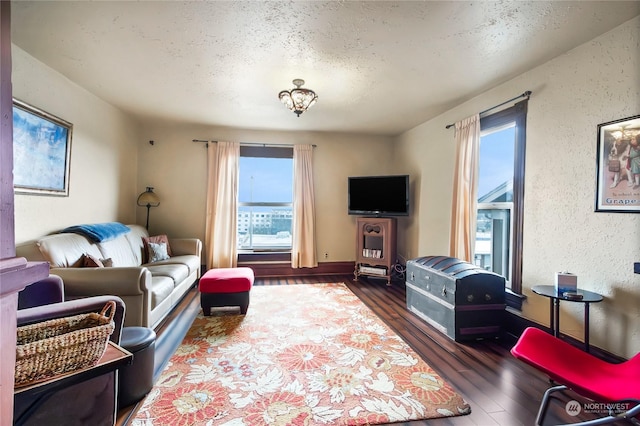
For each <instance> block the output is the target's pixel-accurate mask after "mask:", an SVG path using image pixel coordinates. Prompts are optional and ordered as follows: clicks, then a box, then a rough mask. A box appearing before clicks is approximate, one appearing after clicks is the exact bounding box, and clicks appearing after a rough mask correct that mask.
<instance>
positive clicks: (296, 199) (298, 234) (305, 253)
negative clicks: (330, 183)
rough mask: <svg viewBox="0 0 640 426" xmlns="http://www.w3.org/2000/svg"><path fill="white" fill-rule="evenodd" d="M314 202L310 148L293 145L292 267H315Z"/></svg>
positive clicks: (316, 258)
mask: <svg viewBox="0 0 640 426" xmlns="http://www.w3.org/2000/svg"><path fill="white" fill-rule="evenodd" d="M314 199H315V196H314V190H313V145H294V146H293V226H292V231H293V232H292V234H293V241H292V247H291V267H292V268H315V267H317V266H318V257H317V253H316V212H315V201H314Z"/></svg>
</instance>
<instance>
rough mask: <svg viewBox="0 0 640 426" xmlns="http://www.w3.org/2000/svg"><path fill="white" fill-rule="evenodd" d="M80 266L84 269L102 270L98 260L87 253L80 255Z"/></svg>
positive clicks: (102, 265)
mask: <svg viewBox="0 0 640 426" xmlns="http://www.w3.org/2000/svg"><path fill="white" fill-rule="evenodd" d="M82 266H83V267H84V268H104V264H103V263H102V262H101V261H100V259H98V258H97V257H95V256H92V255H90V254H87V253H85V254H83V255H82Z"/></svg>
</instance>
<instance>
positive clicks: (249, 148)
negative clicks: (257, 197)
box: [236, 145, 293, 256]
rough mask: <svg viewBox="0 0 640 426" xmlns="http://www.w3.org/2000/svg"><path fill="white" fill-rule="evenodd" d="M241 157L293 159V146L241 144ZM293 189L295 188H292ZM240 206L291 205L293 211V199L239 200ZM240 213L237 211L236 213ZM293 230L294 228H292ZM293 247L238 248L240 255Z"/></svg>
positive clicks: (280, 251) (279, 250)
mask: <svg viewBox="0 0 640 426" xmlns="http://www.w3.org/2000/svg"><path fill="white" fill-rule="evenodd" d="M240 157H255V158H290V159H293V147H290V146H269V145H241V146H240ZM292 191H293V188H292ZM238 207H291V211H292V212H293V199H292V200H291V202H263V201H262V202H258V201H256V202H246V201H245V202H242V201H238ZM238 213H239V211H238V212H236V215H237V214H238ZM291 231H292V232H293V229H292V230H291ZM291 249H292V247H291V246H290V247H264V248H257V249H256V248H255V247H254V248H250V249H240V248H238V254H239V256H240V255H241V254H243V255H253V254H262V253H274V252H276V253H291Z"/></svg>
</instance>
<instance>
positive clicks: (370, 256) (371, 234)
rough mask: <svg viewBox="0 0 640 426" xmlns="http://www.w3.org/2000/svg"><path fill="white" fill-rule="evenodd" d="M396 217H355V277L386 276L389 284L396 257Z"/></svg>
mask: <svg viewBox="0 0 640 426" xmlns="http://www.w3.org/2000/svg"><path fill="white" fill-rule="evenodd" d="M396 231H397V225H396V219H395V218H392V217H358V218H356V267H355V271H354V276H355V279H356V280H358V277H359V276H360V275H367V276H372V277H379V278H386V279H387V285H390V284H391V276H392V274H393V268H394V266H395V264H396V263H397V258H396Z"/></svg>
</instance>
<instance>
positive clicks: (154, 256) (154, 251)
mask: <svg viewBox="0 0 640 426" xmlns="http://www.w3.org/2000/svg"><path fill="white" fill-rule="evenodd" d="M166 259H169V255H168V254H167V245H166V244H165V243H160V244H156V243H149V263H153V262H159V261H161V260H166Z"/></svg>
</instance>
